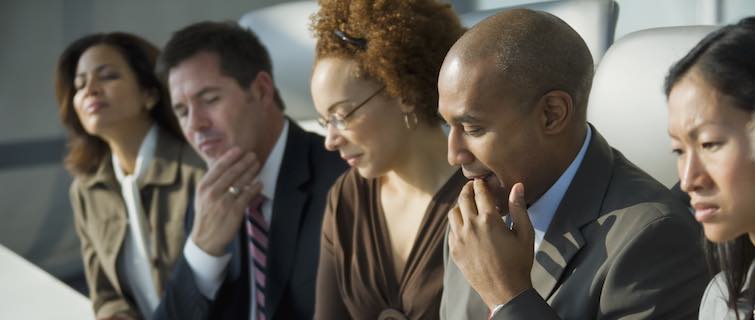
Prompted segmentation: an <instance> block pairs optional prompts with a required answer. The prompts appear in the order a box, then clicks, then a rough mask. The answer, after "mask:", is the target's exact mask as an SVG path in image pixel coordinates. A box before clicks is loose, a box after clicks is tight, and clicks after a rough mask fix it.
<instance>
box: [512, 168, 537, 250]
mask: <svg viewBox="0 0 755 320" xmlns="http://www.w3.org/2000/svg"><path fill="white" fill-rule="evenodd" d="M509 214H510V215H511V219H512V221H513V222H514V230H515V231H516V234H517V238H520V239H525V240H527V241H530V240H532V239H534V237H535V231H534V230H533V228H532V222H531V221H530V216H529V215H528V214H527V205H526V202H525V201H524V185H523V184H522V183H521V182H518V183H516V184H515V185H514V186H513V187H511V193H510V194H509Z"/></svg>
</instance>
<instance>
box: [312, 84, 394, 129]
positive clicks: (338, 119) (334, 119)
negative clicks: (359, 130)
mask: <svg viewBox="0 0 755 320" xmlns="http://www.w3.org/2000/svg"><path fill="white" fill-rule="evenodd" d="M383 90H385V85H384V86H382V87H380V89H378V90H377V91H375V92H374V93H373V94H371V95H370V96H369V97H367V99H364V101H362V103H360V104H358V105H357V106H356V107H354V109H351V111H349V112H347V113H346V114H345V115H343V116H341V115H339V114H338V113H335V112H333V113H331V114H330V116H328V119H327V120H326V119H325V117H323V116H320V117H319V118H317V123H318V124H319V125H320V126H321V127H322V128H323V129H326V130H327V129H328V126H330V125H331V124H333V126H334V127H335V128H336V129H338V130H346V129H347V127H348V123H347V122H346V119H347V118H348V117H350V116H351V115H353V114H354V112H356V111H357V110H359V108H361V107H363V106H364V105H366V104H367V103H368V102H370V100H372V98H374V97H375V96H377V95H378V94H379V93H381V92H383ZM339 124H340V125H339Z"/></svg>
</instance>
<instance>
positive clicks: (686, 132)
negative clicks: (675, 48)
mask: <svg viewBox="0 0 755 320" xmlns="http://www.w3.org/2000/svg"><path fill="white" fill-rule="evenodd" d="M665 87H666V88H665V89H666V94H667V96H668V105H669V107H668V109H669V134H670V136H671V140H672V148H673V151H674V152H675V153H676V154H677V155H678V160H677V165H678V168H679V178H680V179H681V182H680V184H681V188H682V190H684V191H685V192H687V193H688V194H689V196H690V204H691V206H692V207H693V209H694V210H695V218H696V219H697V220H698V221H699V222H701V223H702V224H703V229H704V230H705V237H706V238H707V239H708V241H706V244H705V247H706V254H707V258H708V263H709V266H710V267H711V269H712V270H713V271H714V273H718V275H717V276H716V277H715V278H714V279H713V280H712V281H711V282H710V284H709V285H708V288H707V289H706V291H705V295H704V296H703V300H702V303H701V306H700V319H752V317H753V304H755V296H753V294H754V293H755V290H754V289H755V282H754V281H752V274H753V270H754V269H755V264H754V263H753V257H755V247H754V246H753V243H755V149H753V141H755V135H753V124H754V123H755V122H753V114H754V113H753V112H754V111H755V17H750V18H746V19H743V20H741V21H740V22H739V23H737V24H733V25H728V26H725V27H723V28H721V29H719V30H718V31H715V32H713V33H711V34H710V35H708V36H707V37H706V38H705V39H703V40H702V41H701V42H700V43H699V44H698V45H697V46H696V47H695V48H693V49H692V51H690V52H689V53H688V54H687V55H686V56H685V57H684V58H682V59H681V60H680V61H679V62H677V63H676V64H675V65H674V66H673V67H672V68H671V70H670V72H669V75H668V77H667V78H666V86H665Z"/></svg>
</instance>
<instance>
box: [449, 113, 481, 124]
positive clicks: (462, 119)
mask: <svg viewBox="0 0 755 320" xmlns="http://www.w3.org/2000/svg"><path fill="white" fill-rule="evenodd" d="M451 121H452V122H454V123H479V122H482V120H481V119H480V118H478V117H476V116H474V115H472V114H469V113H463V114H460V115H457V116H453V117H451Z"/></svg>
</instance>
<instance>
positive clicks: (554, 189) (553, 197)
mask: <svg viewBox="0 0 755 320" xmlns="http://www.w3.org/2000/svg"><path fill="white" fill-rule="evenodd" d="M591 137H592V129H591V128H590V126H587V134H585V140H584V142H582V148H581V149H579V153H577V156H576V157H575V158H574V160H572V162H571V164H570V165H569V167H567V168H566V170H565V171H564V173H562V174H561V177H559V178H558V180H556V182H555V183H554V184H553V185H552V186H551V187H550V189H548V191H546V192H545V194H543V195H542V196H541V197H540V199H537V201H535V203H533V204H532V205H531V206H530V207H529V208H527V212H528V213H529V216H530V220H531V221H532V226H533V227H534V228H535V238H536V239H535V241H536V243H537V244H539V243H540V241H539V240H542V238H543V236H544V235H545V232H546V231H547V230H548V226H549V225H550V223H551V220H553V216H554V215H555V214H556V209H558V205H559V204H561V200H562V199H563V198H564V194H566V189H568V188H569V185H570V184H571V182H572V180H573V179H574V175H575V174H576V173H577V169H578V168H579V165H580V164H581V163H582V159H584V157H585V153H587V146H589V145H590V138H591Z"/></svg>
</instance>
